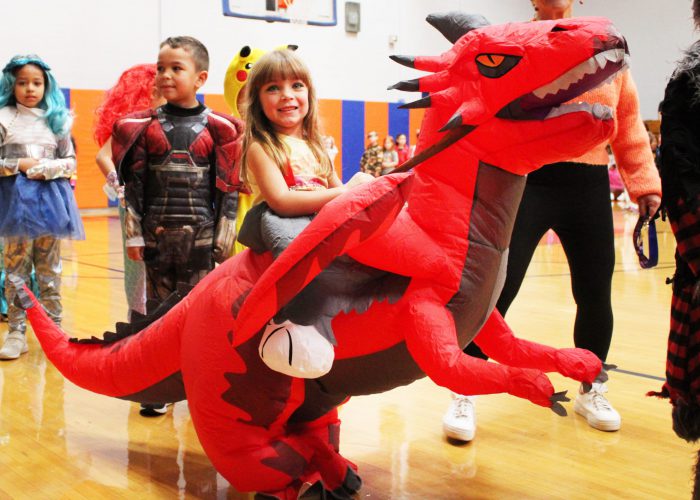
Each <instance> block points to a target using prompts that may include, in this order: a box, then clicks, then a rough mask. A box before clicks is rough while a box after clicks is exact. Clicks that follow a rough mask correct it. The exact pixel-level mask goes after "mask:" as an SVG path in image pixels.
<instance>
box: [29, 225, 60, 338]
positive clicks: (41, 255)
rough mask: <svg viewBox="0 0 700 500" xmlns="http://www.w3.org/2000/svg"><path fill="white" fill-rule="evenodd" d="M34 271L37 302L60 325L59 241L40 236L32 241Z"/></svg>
mask: <svg viewBox="0 0 700 500" xmlns="http://www.w3.org/2000/svg"><path fill="white" fill-rule="evenodd" d="M33 261H34V270H35V273H36V281H37V284H38V286H39V302H41V305H42V306H44V309H46V312H47V313H48V315H49V317H50V318H51V320H52V321H53V322H54V323H56V324H57V325H60V324H61V315H62V313H63V306H62V305H61V240H59V239H58V238H54V237H53V236H42V237H39V238H37V239H35V240H34V250H33Z"/></svg>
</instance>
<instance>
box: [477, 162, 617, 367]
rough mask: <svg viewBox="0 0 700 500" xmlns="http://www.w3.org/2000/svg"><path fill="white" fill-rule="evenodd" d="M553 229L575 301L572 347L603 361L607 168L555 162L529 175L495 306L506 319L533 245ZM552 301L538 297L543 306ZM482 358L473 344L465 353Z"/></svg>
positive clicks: (611, 252) (609, 242)
mask: <svg viewBox="0 0 700 500" xmlns="http://www.w3.org/2000/svg"><path fill="white" fill-rule="evenodd" d="M549 229H553V230H554V232H555V233H556V234H557V236H558V237H559V239H560V240H561V244H562V247H563V249H564V252H565V253H566V258H567V260H568V263H569V270H570V272H571V289H572V292H573V296H574V300H575V301H576V306H577V309H576V321H575V323H574V345H575V346H576V347H581V348H584V349H588V350H590V351H592V352H593V353H594V354H596V355H597V356H598V357H599V358H600V359H601V360H602V361H605V359H606V357H607V355H608V350H609V349H610V341H611V339H612V330H613V314H612V304H611V299H610V293H611V284H612V273H613V269H614V267H615V244H614V234H613V221H612V210H611V208H610V185H609V181H608V172H607V167H606V166H603V165H595V166H592V165H582V164H576V163H557V164H553V165H546V166H544V167H542V168H541V169H540V170H537V171H535V172H533V173H532V174H530V175H529V176H528V180H527V185H526V187H525V192H524V194H523V199H522V201H521V203H520V208H519V209H518V215H517V217H516V220H515V226H514V228H513V237H512V239H511V243H510V254H509V256H508V271H507V276H506V281H505V285H504V286H503V291H502V292H501V295H500V297H499V299H498V302H497V304H496V308H497V309H498V311H499V312H500V313H501V314H502V315H503V316H505V315H506V313H507V312H508V308H509V307H510V305H511V303H512V302H513V300H514V299H515V296H516V295H517V294H518V291H519V290H520V285H521V284H522V282H523V278H524V277H525V272H526V271H527V268H528V266H529V264H530V260H531V259H532V255H533V253H534V252H535V249H536V248H537V245H538V243H539V241H540V239H541V238H542V236H544V234H545V233H546V232H547V230H549ZM556 300H557V298H556V297H542V302H541V303H542V307H547V302H548V301H556ZM464 352H466V353H467V354H469V355H472V356H477V357H481V358H484V359H485V358H486V356H485V355H484V354H483V353H482V352H481V350H480V349H479V348H478V347H477V346H476V345H474V344H473V343H472V344H470V345H469V346H467V347H466V349H465V350H464Z"/></svg>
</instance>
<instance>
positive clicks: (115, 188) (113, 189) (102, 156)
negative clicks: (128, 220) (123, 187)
mask: <svg viewBox="0 0 700 500" xmlns="http://www.w3.org/2000/svg"><path fill="white" fill-rule="evenodd" d="M95 163H97V166H98V167H99V169H100V172H102V175H104V176H105V178H106V179H107V183H106V184H105V185H104V186H103V187H102V189H103V191H104V192H105V194H106V195H107V197H108V198H109V199H110V200H116V199H117V198H118V193H119V178H118V177H117V168H116V166H115V165H114V161H113V160H112V136H111V135H110V136H109V139H107V141H106V142H105V143H104V144H103V145H102V147H101V148H100V150H99V151H98V152H97V156H95Z"/></svg>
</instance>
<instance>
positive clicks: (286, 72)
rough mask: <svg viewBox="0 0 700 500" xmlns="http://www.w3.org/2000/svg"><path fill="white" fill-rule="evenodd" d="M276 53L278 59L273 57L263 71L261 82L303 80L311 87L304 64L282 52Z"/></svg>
mask: <svg viewBox="0 0 700 500" xmlns="http://www.w3.org/2000/svg"><path fill="white" fill-rule="evenodd" d="M285 50H286V49H285ZM276 52H278V54H276V56H277V57H271V58H270V61H269V64H267V65H266V66H265V67H264V68H263V71H261V74H260V77H261V78H260V81H261V82H270V81H277V80H301V81H303V82H304V83H306V85H309V83H310V80H311V79H310V78H309V71H308V69H307V68H306V66H305V65H304V63H302V62H301V61H300V60H299V59H298V58H297V57H294V56H293V55H292V54H284V53H283V51H282V50H279V51H276ZM290 56H291V57H290ZM259 63H260V62H259V61H258V64H259Z"/></svg>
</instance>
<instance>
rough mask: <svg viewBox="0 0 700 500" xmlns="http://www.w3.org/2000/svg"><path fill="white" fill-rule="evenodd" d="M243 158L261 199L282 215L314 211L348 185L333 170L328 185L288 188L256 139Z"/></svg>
mask: <svg viewBox="0 0 700 500" xmlns="http://www.w3.org/2000/svg"><path fill="white" fill-rule="evenodd" d="M246 158H247V161H248V164H247V168H248V171H249V172H250V173H251V174H252V175H253V177H254V179H255V182H256V184H257V185H258V187H259V188H260V193H261V194H262V197H263V199H264V200H265V201H266V202H267V204H268V205H270V208H271V209H272V210H274V211H275V212H276V213H277V214H279V215H282V216H286V217H293V216H297V215H309V214H313V213H316V212H318V211H319V210H321V208H322V207H323V206H324V205H325V204H326V203H328V202H329V201H331V200H332V199H334V198H335V197H337V196H339V195H341V194H342V193H344V192H345V191H347V189H348V188H347V187H346V186H343V185H342V184H341V183H340V180H339V179H338V177H337V176H336V175H335V173H334V174H333V175H332V176H331V178H330V179H329V189H322V190H319V191H290V190H289V187H288V186H287V183H286V182H285V181H284V177H283V176H282V172H280V169H279V168H277V165H275V162H274V161H273V160H272V159H271V158H270V157H269V156H268V155H267V153H266V152H265V151H264V150H263V148H262V146H260V144H258V143H256V142H254V143H253V144H251V145H250V147H249V149H248V154H247V156H246ZM334 178H335V179H334Z"/></svg>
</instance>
